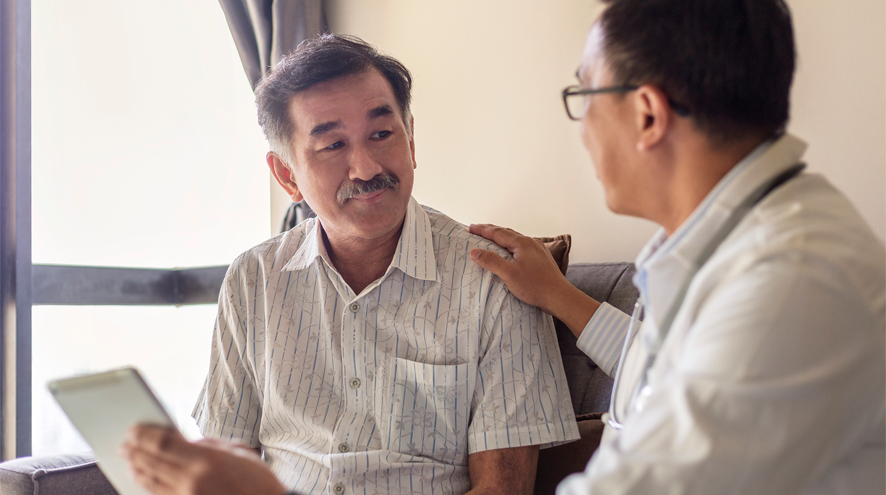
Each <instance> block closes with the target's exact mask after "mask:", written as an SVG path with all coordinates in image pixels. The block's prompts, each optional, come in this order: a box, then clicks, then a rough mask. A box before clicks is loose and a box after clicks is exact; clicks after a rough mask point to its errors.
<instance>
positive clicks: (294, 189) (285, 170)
mask: <svg viewBox="0 0 886 495" xmlns="http://www.w3.org/2000/svg"><path fill="white" fill-rule="evenodd" d="M265 160H266V161H267V162H268V168H270V169H271V174H273V175H274V178H275V179H277V183H278V184H280V187H282V188H283V190H284V191H286V194H287V195H289V197H290V198H292V200H293V201H295V202H296V203H298V202H299V201H301V200H302V199H303V196H302V194H301V192H300V191H299V189H298V184H296V183H295V177H294V176H293V174H292V168H291V167H290V166H289V165H288V164H287V163H286V162H285V161H283V159H282V158H280V156H279V155H277V154H276V153H274V152H273V151H269V152H268V154H267V155H265Z"/></svg>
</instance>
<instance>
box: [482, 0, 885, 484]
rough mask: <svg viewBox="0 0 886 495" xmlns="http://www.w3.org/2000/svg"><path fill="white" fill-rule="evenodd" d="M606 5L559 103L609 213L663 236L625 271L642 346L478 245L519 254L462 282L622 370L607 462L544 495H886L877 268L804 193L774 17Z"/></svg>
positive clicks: (490, 229) (528, 258)
mask: <svg viewBox="0 0 886 495" xmlns="http://www.w3.org/2000/svg"><path fill="white" fill-rule="evenodd" d="M607 3H608V6H607V8H606V10H605V12H604V13H603V14H602V16H601V17H600V19H599V20H598V21H597V22H596V24H595V25H594V26H593V28H592V29H591V31H590V33H589V34H588V37H587V42H586V47H585V51H584V56H583V59H582V62H581V66H580V68H579V71H578V79H579V80H578V85H576V86H574V87H570V88H566V89H565V90H564V92H563V95H564V96H563V97H564V102H565V103H566V106H567V113H568V114H569V117H571V118H572V119H574V120H578V121H580V122H581V136H582V139H583V141H584V144H585V146H586V147H587V149H588V151H589V152H590V155H591V158H592V160H593V163H594V166H595V168H596V172H597V176H598V177H599V179H600V181H601V182H602V183H603V187H604V190H605V195H606V203H607V205H608V206H609V208H610V209H612V210H613V211H615V212H617V213H621V214H625V215H632V216H637V217H641V218H646V219H649V220H652V221H654V222H656V223H658V224H659V225H660V226H661V230H660V231H659V232H658V233H657V234H656V235H655V236H654V237H653V239H652V240H651V241H650V242H649V244H648V245H647V246H646V247H645V248H644V249H643V251H642V252H641V253H640V255H639V257H638V258H637V261H636V265H637V275H636V277H635V278H634V283H635V284H636V285H637V287H638V288H639V291H640V300H641V301H640V302H639V303H638V306H645V311H644V310H642V309H639V308H638V310H637V311H635V316H636V314H638V313H643V314H644V315H645V316H644V317H643V321H642V325H640V324H639V321H638V318H636V317H635V318H634V321H632V318H631V317H629V316H628V315H625V314H623V313H621V312H619V311H617V310H615V309H613V308H612V307H610V306H608V305H607V304H605V303H604V304H600V303H598V302H597V301H594V300H592V299H590V298H589V297H587V296H586V295H585V294H583V293H581V292H580V291H578V290H577V289H575V288H574V287H572V286H571V285H570V284H569V282H568V281H567V280H566V279H565V277H563V276H562V275H561V274H560V272H559V271H558V270H557V267H556V266H555V265H554V263H553V261H552V260H551V259H550V256H549V255H548V254H547V251H546V250H544V249H543V248H542V247H541V246H539V245H537V244H536V243H535V242H533V241H532V240H531V239H529V238H526V237H523V236H521V235H519V234H517V233H515V232H513V231H511V230H508V229H502V228H499V227H495V226H491V225H474V226H472V227H471V230H472V232H474V233H476V234H480V235H483V236H485V237H487V238H489V239H492V240H494V241H495V242H497V243H498V244H500V245H502V246H504V247H506V248H508V250H510V251H511V252H512V253H513V258H512V259H508V260H505V259H503V258H501V257H499V256H497V255H496V254H494V253H492V252H488V251H481V250H474V251H473V252H472V253H471V256H472V258H473V259H474V261H475V262H476V263H478V264H479V265H480V266H482V267H484V268H486V269H489V270H491V271H493V272H495V273H496V274H498V275H499V276H500V277H501V278H502V279H503V280H504V281H505V282H506V284H507V285H508V287H509V288H510V290H511V291H512V292H513V293H514V294H515V295H516V296H517V297H519V298H520V299H523V300H524V301H526V302H528V303H530V304H533V305H536V306H539V307H541V308H542V309H544V310H545V311H546V312H548V313H550V314H552V315H554V316H556V317H558V318H560V319H561V320H562V321H563V322H565V323H566V324H567V325H568V326H569V327H570V328H571V329H572V331H573V332H574V333H575V334H576V335H577V336H578V338H579V340H578V344H579V347H581V348H582V349H583V350H585V352H586V353H587V354H588V355H589V356H590V357H591V358H592V359H594V360H595V361H596V362H597V363H598V364H600V365H601V367H602V368H603V369H608V370H610V371H613V370H616V369H617V370H618V371H615V375H616V386H615V387H614V388H615V391H614V392H613V401H612V402H613V404H612V406H611V409H610V413H609V415H608V418H607V419H608V426H607V428H606V431H605V433H604V437H603V440H602V443H601V445H600V448H599V450H598V451H597V452H596V453H595V455H594V457H593V458H592V460H591V462H590V463H589V464H588V466H587V469H586V470H585V471H584V472H583V473H581V474H577V475H573V476H571V477H569V478H567V479H566V480H565V481H564V482H563V483H562V484H561V485H560V487H559V489H558V493H560V494H564V495H565V494H570V495H571V494H597V493H606V494H622V493H638V494H639V493H643V494H648V493H680V494H712V493H717V494H726V493H736V494H755V495H759V494H770V493H771V494H812V493H815V494H830V493H846V494H849V493H859V494H861V493H884V492H886V487H884V480H886V474H884V469H886V468H884V466H886V457H884V425H886V418H884V410H886V377H884V374H886V358H884V350H886V335H884V333H886V332H884V328H886V319H884V304H886V275H884V274H886V267H884V259H886V252H884V248H883V244H882V242H881V241H880V240H878V239H877V238H875V237H874V235H873V234H872V233H871V231H870V229H869V228H868V226H867V225H866V224H865V222H864V221H863V220H862V219H861V218H860V217H859V215H858V213H857V212H856V211H855V209H854V208H853V206H852V205H851V203H850V202H849V201H848V200H847V199H846V198H845V197H844V196H843V195H842V194H841V193H840V192H838V191H837V190H836V189H834V187H833V186H832V185H831V184H830V183H829V182H828V181H827V180H826V179H824V178H823V177H821V176H818V175H814V174H811V173H801V168H802V166H801V165H799V164H800V163H801V161H802V155H803V151H804V148H805V144H804V143H803V142H801V141H800V140H799V139H797V138H795V137H793V136H791V135H789V134H786V133H785V127H786V125H787V122H788V113H789V112H788V110H789V104H788V99H789V93H790V87H791V80H792V77H793V71H794V60H795V54H794V41H793V32H792V26H791V19H790V14H789V12H788V9H787V6H786V5H785V3H784V2H783V1H782V0H716V1H715V0H707V1H698V0H618V1H609V2H607ZM637 327H639V328H637ZM622 341H624V342H625V345H624V346H622V345H621V342H622ZM614 343H615V345H614ZM616 363H617V366H616Z"/></svg>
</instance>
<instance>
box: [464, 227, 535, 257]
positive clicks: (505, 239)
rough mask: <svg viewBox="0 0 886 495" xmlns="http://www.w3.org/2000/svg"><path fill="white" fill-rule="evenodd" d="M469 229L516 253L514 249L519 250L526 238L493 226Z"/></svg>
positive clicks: (509, 230)
mask: <svg viewBox="0 0 886 495" xmlns="http://www.w3.org/2000/svg"><path fill="white" fill-rule="evenodd" d="M468 229H469V230H470V232H471V233H472V234H475V235H479V236H481V237H485V238H486V239H489V240H490V241H492V242H494V243H496V244H498V245H499V246H501V247H503V248H505V249H507V250H508V251H511V252H514V249H516V248H517V246H518V244H519V242H520V240H521V239H522V238H523V237H524V236H523V235H520V234H519V233H517V232H514V231H513V230H511V229H506V228H504V227H499V226H498V225H492V224H471V226H470V227H468Z"/></svg>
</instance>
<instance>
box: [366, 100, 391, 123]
mask: <svg viewBox="0 0 886 495" xmlns="http://www.w3.org/2000/svg"><path fill="white" fill-rule="evenodd" d="M393 113H394V109H393V108H391V106H390V105H388V104H384V105H382V106H380V107H375V108H373V109H372V110H370V111H369V113H367V114H366V115H367V116H368V117H369V120H372V119H377V118H379V117H384V116H385V115H391V114H393Z"/></svg>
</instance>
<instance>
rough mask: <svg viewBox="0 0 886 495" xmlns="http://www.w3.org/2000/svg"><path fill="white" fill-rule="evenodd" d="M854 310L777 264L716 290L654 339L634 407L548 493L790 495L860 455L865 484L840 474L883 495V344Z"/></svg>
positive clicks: (834, 289)
mask: <svg viewBox="0 0 886 495" xmlns="http://www.w3.org/2000/svg"><path fill="white" fill-rule="evenodd" d="M797 258H800V257H797ZM862 299H863V298H862V297H860V296H858V293H857V292H856V291H855V290H853V288H852V287H851V286H850V284H848V283H845V279H844V280H843V281H840V277H836V276H834V273H833V272H829V271H828V270H810V269H808V268H804V266H802V264H800V263H799V262H791V261H790V260H788V261H787V262H784V263H773V262H765V263H760V264H758V265H757V266H754V267H752V268H750V269H749V270H747V271H746V272H744V273H742V274H741V275H738V276H736V277H735V279H733V280H731V281H730V282H728V283H725V284H723V285H720V286H719V287H718V288H717V289H716V290H714V291H712V292H711V293H710V294H709V295H708V296H707V299H706V300H705V301H704V303H702V305H701V306H700V307H699V308H698V309H697V313H696V317H695V319H694V322H693V323H692V324H691V325H690V327H689V329H688V331H687V333H686V334H685V338H683V339H682V340H681V341H679V342H676V343H675V342H671V341H669V342H666V344H665V346H666V347H665V348H664V349H663V351H662V354H661V355H659V358H658V361H662V360H663V361H664V362H665V363H667V364H666V365H663V366H662V367H661V368H658V369H656V368H653V372H652V373H651V374H650V378H649V385H650V390H651V392H650V395H648V397H647V398H646V402H645V407H644V409H643V410H642V411H640V412H635V413H632V414H628V415H627V416H626V417H625V418H624V420H623V422H624V427H623V429H622V430H620V431H619V432H614V431H610V432H607V433H609V435H608V436H604V441H603V442H602V443H601V445H600V448H599V449H598V450H597V452H596V453H595V455H594V457H593V459H592V460H591V462H590V463H589V464H588V467H587V469H586V470H585V471H584V472H583V473H580V474H576V475H572V476H570V477H568V478H567V479H566V480H564V481H563V482H562V483H561V485H560V487H559V489H558V491H557V493H558V495H577V494H583V495H589V494H602V493H605V494H609V495H612V494H629V493H630V494H633V493H637V494H639V493H661V492H663V491H664V492H668V493H680V494H687V495H690V494H711V493H720V494H733V493H734V494H748V493H773V494H775V493H778V494H799V493H804V491H803V490H805V489H808V487H809V486H810V485H812V484H813V483H816V482H817V481H816V480H819V481H818V482H820V481H821V479H822V477H823V476H825V474H826V473H829V472H832V470H834V469H840V467H839V466H843V465H848V464H846V463H847V458H848V453H851V452H864V451H865V449H866V448H869V449H870V450H869V451H870V452H873V455H872V457H870V458H869V459H868V461H863V462H879V463H880V466H881V467H880V468H879V469H878V470H874V471H875V472H876V471H879V473H880V474H879V475H877V476H875V478H877V479H866V480H859V479H858V477H859V475H861V474H863V473H864V472H865V471H867V472H868V473H871V470H870V469H861V470H858V469H857V467H858V466H857V465H856V471H855V472H854V473H853V471H852V469H853V468H852V467H851V466H849V467H848V468H847V471H848V472H849V473H850V474H852V476H851V478H853V483H861V484H863V485H864V484H867V486H868V487H869V488H870V487H871V486H873V487H879V488H877V489H875V490H873V491H866V490H862V491H860V492H858V493H875V492H878V493H882V492H883V491H882V489H883V478H882V472H883V471H882V450H879V457H877V455H878V446H877V443H878V442H879V449H882V433H880V434H879V438H876V437H877V435H878V434H877V433H876V432H878V431H879V432H882V431H883V429H882V428H883V427H882V421H883V412H882V411H883V408H884V388H886V376H884V374H886V373H884V344H886V342H884V331H883V323H882V321H881V320H879V319H878V317H877V316H876V315H875V314H874V313H873V312H872V311H871V310H870V309H869V308H867V307H866V306H865V304H864V302H863V301H862ZM672 344H675V345H677V346H678V347H677V348H671V349H670V350H668V347H667V346H670V345H672ZM658 361H657V364H659V362H658ZM871 442H873V445H872V446H871V447H866V445H869V444H871ZM871 459H873V460H871ZM878 459H879V460H878ZM869 477H870V476H869ZM845 479H850V478H844V481H845ZM840 485H841V483H840V482H837V483H836V484H835V485H834V486H840ZM849 491H852V490H849ZM853 493H855V492H854V491H853Z"/></svg>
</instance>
